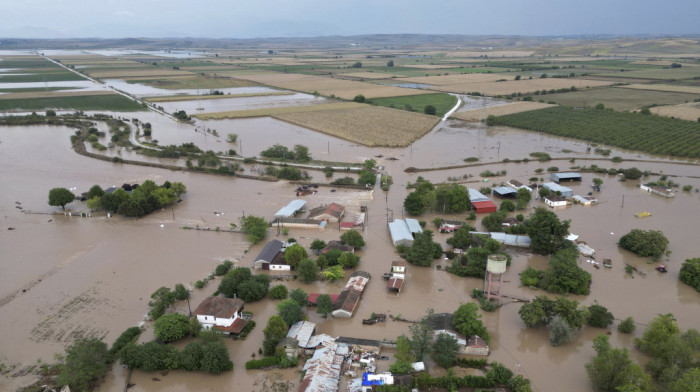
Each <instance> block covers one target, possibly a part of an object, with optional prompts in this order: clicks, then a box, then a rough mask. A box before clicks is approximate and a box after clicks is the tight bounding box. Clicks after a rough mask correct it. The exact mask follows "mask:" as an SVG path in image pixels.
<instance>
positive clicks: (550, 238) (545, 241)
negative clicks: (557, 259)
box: [525, 207, 570, 255]
mask: <svg viewBox="0 0 700 392" xmlns="http://www.w3.org/2000/svg"><path fill="white" fill-rule="evenodd" d="M569 223H570V222H569V221H568V220H565V221H560V220H559V218H558V217H557V214H555V213H554V212H552V211H548V210H546V209H544V208H542V207H538V208H537V209H536V210H535V213H534V214H533V215H532V216H531V217H530V218H529V219H528V220H526V221H525V229H526V230H527V234H528V235H529V236H530V240H531V242H532V245H531V248H532V251H533V252H535V253H540V254H543V255H548V254H552V253H554V252H556V251H557V250H559V249H561V248H562V247H563V246H564V244H565V241H566V236H567V235H568V234H569Z"/></svg>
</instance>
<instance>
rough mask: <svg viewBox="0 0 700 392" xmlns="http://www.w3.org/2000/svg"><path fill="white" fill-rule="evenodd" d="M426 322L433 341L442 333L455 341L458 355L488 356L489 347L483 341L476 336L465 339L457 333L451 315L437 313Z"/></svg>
mask: <svg viewBox="0 0 700 392" xmlns="http://www.w3.org/2000/svg"><path fill="white" fill-rule="evenodd" d="M428 322H429V324H430V326H431V327H432V328H433V330H434V331H435V339H437V337H438V335H440V334H443V333H444V334H447V335H450V336H452V337H453V338H455V339H456V340H457V344H459V353H460V354H469V355H484V356H485V355H489V346H488V345H487V344H486V342H485V341H484V339H482V338H481V337H479V336H478V335H471V336H468V337H465V336H464V335H462V334H460V333H459V332H457V330H456V329H455V327H454V324H452V314H450V313H437V314H434V315H432V317H431V318H430V319H428Z"/></svg>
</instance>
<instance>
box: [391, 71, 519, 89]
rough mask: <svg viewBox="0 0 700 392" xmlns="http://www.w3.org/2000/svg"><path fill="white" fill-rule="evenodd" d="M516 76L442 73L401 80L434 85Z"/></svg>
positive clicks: (494, 79) (489, 80)
mask: <svg viewBox="0 0 700 392" xmlns="http://www.w3.org/2000/svg"><path fill="white" fill-rule="evenodd" d="M513 78H514V76H509V75H502V74H493V73H470V74H457V75H440V76H422V77H420V76H419V77H410V78H403V79H401V81H402V82H403V81H408V82H411V83H420V84H430V85H433V86H450V85H455V84H461V83H481V82H495V81H497V80H499V79H508V80H512V79H513Z"/></svg>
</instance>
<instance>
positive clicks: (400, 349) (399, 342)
mask: <svg viewBox="0 0 700 392" xmlns="http://www.w3.org/2000/svg"><path fill="white" fill-rule="evenodd" d="M394 359H395V360H396V361H395V362H394V363H393V364H392V365H391V366H389V371H390V372H392V373H393V374H406V373H408V372H411V371H413V368H412V367H411V364H412V363H413V362H415V360H416V357H415V356H414V355H413V353H412V352H411V341H410V340H409V339H408V338H407V337H406V336H405V335H401V336H399V337H398V338H396V351H395V353H394Z"/></svg>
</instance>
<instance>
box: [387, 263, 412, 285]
mask: <svg viewBox="0 0 700 392" xmlns="http://www.w3.org/2000/svg"><path fill="white" fill-rule="evenodd" d="M406 266H407V264H406V262H405V261H392V262H391V275H390V277H389V279H388V280H387V282H386V288H387V290H389V291H396V292H397V293H400V292H401V288H402V287H403V284H404V282H405V281H406ZM385 276H386V275H385Z"/></svg>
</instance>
